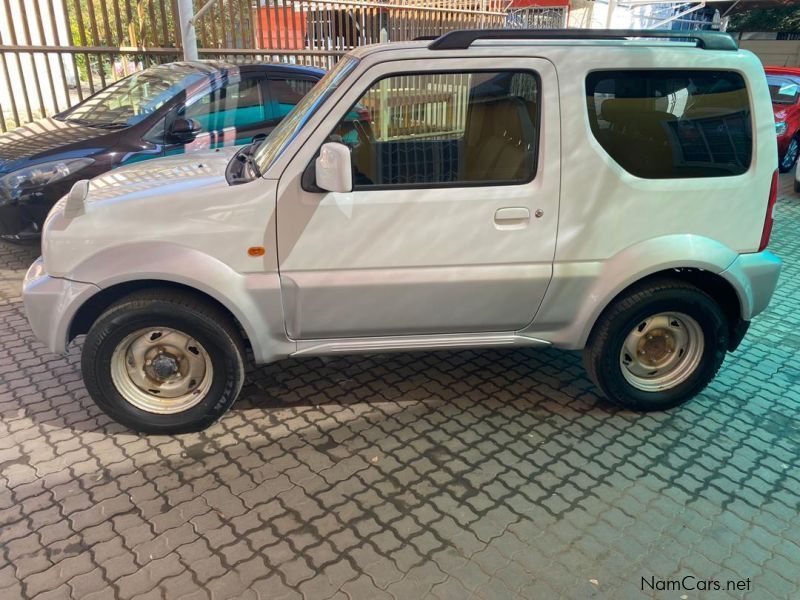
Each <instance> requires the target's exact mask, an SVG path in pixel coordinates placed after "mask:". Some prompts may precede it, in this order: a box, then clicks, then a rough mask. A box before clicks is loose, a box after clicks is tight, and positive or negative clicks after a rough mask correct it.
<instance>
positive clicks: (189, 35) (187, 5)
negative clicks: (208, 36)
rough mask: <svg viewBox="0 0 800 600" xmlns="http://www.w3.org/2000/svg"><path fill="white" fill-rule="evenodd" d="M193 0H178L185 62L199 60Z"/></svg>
mask: <svg viewBox="0 0 800 600" xmlns="http://www.w3.org/2000/svg"><path fill="white" fill-rule="evenodd" d="M192 17H194V6H192V0H178V22H179V23H180V27H181V38H182V39H183V60H197V33H196V32H195V30H194V23H193V22H192V20H191V19H192Z"/></svg>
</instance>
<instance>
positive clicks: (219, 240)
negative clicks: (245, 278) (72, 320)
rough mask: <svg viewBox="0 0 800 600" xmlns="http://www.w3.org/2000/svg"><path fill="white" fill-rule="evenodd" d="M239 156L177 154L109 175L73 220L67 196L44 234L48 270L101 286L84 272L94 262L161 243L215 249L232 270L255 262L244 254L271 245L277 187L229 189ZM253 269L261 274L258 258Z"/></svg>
mask: <svg viewBox="0 0 800 600" xmlns="http://www.w3.org/2000/svg"><path fill="white" fill-rule="evenodd" d="M237 150H238V148H222V149H220V150H219V151H216V150H212V151H206V152H197V153H192V154H187V155H183V156H172V157H169V158H161V159H154V160H149V161H144V162H141V163H135V164H133V165H128V166H125V167H121V168H119V169H115V170H113V171H109V172H108V173H105V174H103V175H101V176H99V177H96V178H94V179H92V180H91V181H90V183H89V189H88V192H87V194H86V198H85V199H84V200H83V203H82V206H80V205H77V206H76V205H73V207H74V208H76V212H74V213H73V211H72V209H71V210H70V214H69V215H67V214H65V205H66V202H67V197H64V198H62V199H61V200H59V201H58V202H57V203H56V205H55V206H54V207H53V209H52V210H51V211H50V214H49V215H48V217H47V220H46V221H45V224H44V228H43V234H42V256H43V257H44V263H45V268H46V269H47V272H48V273H49V274H50V275H54V276H57V277H67V278H75V279H77V280H79V281H86V282H90V283H96V281H95V280H94V279H93V278H92V277H94V276H95V275H92V274H90V273H87V272H83V271H81V269H79V265H81V264H83V263H84V262H85V261H87V260H89V258H90V257H91V256H94V255H104V253H105V252H109V251H111V249H113V248H121V247H124V248H129V249H131V250H125V251H124V252H134V253H135V252H136V250H134V249H135V248H147V247H152V246H153V245H154V244H160V245H162V246H163V245H165V244H166V245H169V244H172V245H175V246H180V247H190V248H198V249H202V251H203V252H212V251H213V254H214V255H215V256H216V257H217V258H219V259H220V260H222V261H223V262H225V263H227V264H237V262H241V261H242V260H245V261H247V260H248V257H247V255H246V254H245V252H244V250H245V249H246V248H248V247H249V246H261V245H263V244H264V235H265V227H266V224H267V223H268V221H269V219H270V213H271V211H272V210H273V208H274V203H275V193H276V189H277V182H275V181H273V180H267V179H260V180H255V181H252V182H250V183H247V184H243V185H233V186H232V185H229V184H228V182H227V181H226V179H225V168H226V166H227V164H228V161H229V160H230V159H231V157H232V156H233V154H234V153H235V152H236V151H237ZM243 244H244V246H242V245H243ZM247 265H250V266H251V268H255V267H253V265H256V263H254V262H253V261H252V257H250V261H249V262H248V263H247ZM256 266H257V265H256ZM120 268H121V267H120ZM242 268H245V266H243V267H242ZM122 271H124V269H122V268H121V274H122Z"/></svg>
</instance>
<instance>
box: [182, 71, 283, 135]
mask: <svg viewBox="0 0 800 600" xmlns="http://www.w3.org/2000/svg"><path fill="white" fill-rule="evenodd" d="M250 82H253V83H255V84H256V86H255V87H257V88H258V89H259V93H260V96H261V108H262V110H263V116H264V118H262V119H261V120H260V121H254V122H253V123H249V124H247V125H244V126H243V127H242V129H243V130H247V129H252V128H258V127H267V126H268V124H269V121H270V120H269V119H267V118H266V115H267V106H266V104H265V101H266V100H267V99H269V98H270V96H269V90H267V89H266V86H265V78H264V77H262V76H259V75H257V74H250V73H244V74H241V75H240V76H239V78H238V79H237V80H236V81H231V80H230V78H224V79H221V80H220V83H219V85H216V86H211V87H210V88H208V89H206V90H205V91H204V92H200V93H198V94H194V95H193V96H192V98H187V99H186V101H185V102H183V103H182V104H179V105H178V106H177V109H176V111H175V116H174V118H178V117H180V115H181V113H182V112H183V113H184V116H185V113H186V110H187V109H188V108H189V107H190V104H189V103H190V102H191V106H194V105H195V104H197V103H198V102H201V101H202V99H203V98H205V97H206V96H208V95H209V94H213V93H214V92H221V91H222V90H224V89H225V88H227V87H229V86H231V85H239V86H241V85H242V84H244V83H250ZM226 97H227V92H226ZM237 110H239V107H238V106H237V107H236V108H235V109H234V113H235V112H236V111H237ZM217 112H224V111H217ZM208 114H212V113H208ZM231 127H234V128H236V130H237V132H238V130H239V129H238V128H237V127H236V125H231ZM224 129H225V128H223V129H209V130H208V131H201V132H200V134H212V133H219V132H220V131H224Z"/></svg>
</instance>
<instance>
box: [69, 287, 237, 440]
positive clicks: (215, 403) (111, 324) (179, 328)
mask: <svg viewBox="0 0 800 600" xmlns="http://www.w3.org/2000/svg"><path fill="white" fill-rule="evenodd" d="M243 357H244V351H243V349H242V342H241V339H240V336H239V334H238V332H237V331H236V328H235V327H234V326H233V324H232V323H231V322H230V320H229V319H228V318H227V315H225V314H223V313H222V311H221V310H219V309H218V308H217V307H216V306H214V305H212V304H210V303H207V302H205V301H203V300H201V299H198V298H195V297H193V296H192V295H190V294H187V293H182V292H175V291H171V290H161V291H147V292H141V293H136V294H132V295H130V296H128V297H126V298H123V299H122V300H120V301H118V302H117V303H115V304H114V305H112V306H111V307H110V308H108V309H107V310H106V311H105V312H104V313H103V314H102V315H101V316H100V317H99V318H98V320H97V321H96V322H95V323H94V325H93V326H92V328H91V330H90V331H89V333H88V335H87V336H86V341H85V343H84V347H83V354H82V361H81V363H82V364H81V367H82V371H83V378H84V382H85V383H86V387H87V389H88V390H89V394H90V395H91V397H92V399H93V400H94V401H95V403H96V404H97V405H98V406H99V407H100V408H101V409H102V410H103V411H104V412H105V413H107V414H108V415H109V416H111V418H113V419H114V420H115V421H117V422H119V423H121V424H123V425H126V426H127V427H130V428H131V429H134V430H136V431H140V432H144V433H161V434H174V433H185V432H189V431H198V430H201V429H204V428H206V427H208V426H209V425H210V424H211V423H213V422H214V421H216V420H217V419H218V418H219V417H221V416H222V415H223V414H224V413H225V411H227V409H228V408H229V407H230V406H231V404H233V401H234V400H235V399H236V396H237V395H238V394H239V391H240V389H241V387H242V383H243V381H244V360H243Z"/></svg>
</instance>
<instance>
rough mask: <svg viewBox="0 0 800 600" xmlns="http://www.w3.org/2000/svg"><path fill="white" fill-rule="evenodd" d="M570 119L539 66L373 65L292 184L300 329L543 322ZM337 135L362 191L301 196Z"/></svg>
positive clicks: (288, 303) (290, 322) (484, 327)
mask: <svg viewBox="0 0 800 600" xmlns="http://www.w3.org/2000/svg"><path fill="white" fill-rule="evenodd" d="M559 122H560V119H559V103H558V88H557V80H556V73H555V69H554V67H553V66H552V64H551V63H549V62H548V61H545V60H542V59H531V58H512V59H504V60H503V63H502V68H499V67H498V64H497V61H495V60H493V59H481V58H471V59H437V60H433V61H431V60H425V61H421V60H413V61H411V60H409V61H392V62H387V63H384V64H381V65H377V66H375V67H372V68H371V69H369V70H367V71H366V72H365V73H364V74H362V76H360V77H359V78H358V80H357V82H356V83H355V84H354V85H353V86H352V87H351V88H350V89H349V90H348V91H347V92H346V93H345V95H344V96H343V97H342V98H341V100H340V101H339V102H338V103H337V106H336V107H335V108H334V109H333V110H332V111H331V113H329V114H328V116H327V117H326V118H325V119H324V121H323V122H322V124H321V126H320V127H319V128H318V129H317V130H316V132H315V135H314V136H312V138H311V139H310V143H306V144H304V147H303V148H302V149H301V150H300V151H299V152H298V153H297V155H296V156H295V158H294V160H293V161H292V162H291V163H290V164H289V166H288V168H287V169H286V170H285V171H284V173H283V176H282V177H281V181H280V185H279V190H278V206H277V241H278V260H279V269H280V278H281V284H282V289H283V298H284V311H285V317H286V328H287V333H288V335H289V336H290V337H291V338H293V339H316V338H344V337H361V336H398V335H409V334H446V333H459V332H463V333H467V332H492V331H497V332H501V331H513V330H516V329H520V328H523V327H524V326H525V325H527V324H528V323H529V322H531V320H532V319H533V317H534V315H535V313H536V311H537V309H538V307H539V305H540V303H541V300H542V298H543V297H544V293H545V291H546V289H547V286H548V284H549V282H550V279H551V275H552V262H553V254H554V250H555V239H556V227H557V220H558V198H559V176H560V166H559V161H560V141H559ZM326 141H340V142H343V143H345V144H347V145H348V146H350V148H351V156H352V161H353V171H354V172H353V178H354V189H353V191H352V192H350V193H326V192H318V191H307V190H306V189H303V187H304V186H303V184H302V182H301V179H302V178H303V171H304V170H305V169H306V166H307V165H309V164H310V163H311V162H312V161H313V160H314V157H315V154H316V153H317V152H318V150H319V147H320V146H321V145H322V143H324V142H326ZM305 187H307V188H308V187H309V186H308V185H306V186H305Z"/></svg>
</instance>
